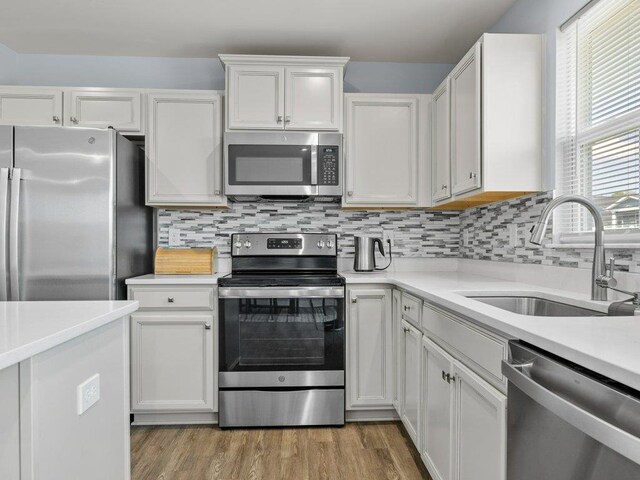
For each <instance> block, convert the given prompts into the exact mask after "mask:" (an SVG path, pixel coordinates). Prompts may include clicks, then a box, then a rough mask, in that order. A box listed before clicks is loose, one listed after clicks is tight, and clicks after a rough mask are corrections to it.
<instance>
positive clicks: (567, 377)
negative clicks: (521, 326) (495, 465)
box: [502, 342, 640, 480]
mask: <svg viewBox="0 0 640 480" xmlns="http://www.w3.org/2000/svg"><path fill="white" fill-rule="evenodd" d="M502 371H503V373H504V374H505V376H506V377H507V379H508V380H509V387H508V388H509V396H508V426H507V478H508V480H541V479H544V480H613V479H615V480H632V479H633V480H638V479H640V393H639V392H637V391H635V390H631V389H629V388H626V387H624V386H622V385H620V384H618V383H616V382H613V381H612V380H609V379H607V378H605V377H602V376H600V375H598V374H595V373H593V372H591V371H587V370H585V369H583V368H581V367H579V366H577V365H574V364H572V363H570V362H567V361H565V360H562V359H559V358H557V357H555V356H554V355H551V354H549V353H546V352H543V351H540V350H538V349H536V348H534V347H530V346H528V345H525V344H522V343H520V342H511V343H510V359H509V361H504V362H503V364H502Z"/></svg>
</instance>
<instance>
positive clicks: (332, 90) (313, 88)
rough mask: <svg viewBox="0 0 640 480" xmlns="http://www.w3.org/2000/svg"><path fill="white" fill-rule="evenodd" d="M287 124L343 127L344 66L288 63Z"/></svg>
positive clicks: (292, 126)
mask: <svg viewBox="0 0 640 480" xmlns="http://www.w3.org/2000/svg"><path fill="white" fill-rule="evenodd" d="M285 73H286V81H285V85H286V94H285V117H284V122H285V127H286V128H288V129H292V130H341V127H342V125H341V123H342V122H341V120H342V69H341V68H314V67H287V68H286V70H285Z"/></svg>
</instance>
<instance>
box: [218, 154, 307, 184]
mask: <svg viewBox="0 0 640 480" xmlns="http://www.w3.org/2000/svg"><path fill="white" fill-rule="evenodd" d="M313 148H315V147H313V146H303V145H297V146H296V145H229V151H228V152H227V153H228V156H229V157H228V161H229V164H228V168H229V185H311V150H312V149H313Z"/></svg>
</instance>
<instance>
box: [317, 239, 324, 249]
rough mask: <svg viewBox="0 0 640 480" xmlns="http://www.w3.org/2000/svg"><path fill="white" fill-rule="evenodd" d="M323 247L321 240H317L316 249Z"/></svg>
mask: <svg viewBox="0 0 640 480" xmlns="http://www.w3.org/2000/svg"><path fill="white" fill-rule="evenodd" d="M322 247H324V242H323V241H322V240H318V248H322Z"/></svg>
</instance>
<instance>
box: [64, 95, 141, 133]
mask: <svg viewBox="0 0 640 480" xmlns="http://www.w3.org/2000/svg"><path fill="white" fill-rule="evenodd" d="M142 98H143V95H142V93H141V91H139V90H138V91H134V90H106V89H99V88H96V89H77V90H69V91H65V99H66V101H67V102H68V103H67V105H66V108H65V112H66V114H65V119H64V123H65V125H67V126H78V127H95V128H106V127H113V128H115V129H116V130H118V131H119V132H121V133H125V134H144V129H143V118H144V116H143V111H142V108H143V101H142Z"/></svg>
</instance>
